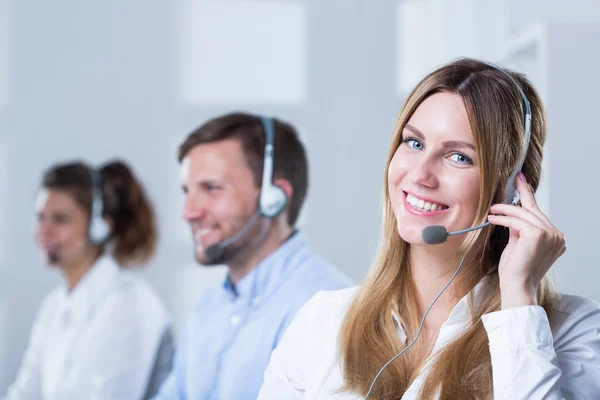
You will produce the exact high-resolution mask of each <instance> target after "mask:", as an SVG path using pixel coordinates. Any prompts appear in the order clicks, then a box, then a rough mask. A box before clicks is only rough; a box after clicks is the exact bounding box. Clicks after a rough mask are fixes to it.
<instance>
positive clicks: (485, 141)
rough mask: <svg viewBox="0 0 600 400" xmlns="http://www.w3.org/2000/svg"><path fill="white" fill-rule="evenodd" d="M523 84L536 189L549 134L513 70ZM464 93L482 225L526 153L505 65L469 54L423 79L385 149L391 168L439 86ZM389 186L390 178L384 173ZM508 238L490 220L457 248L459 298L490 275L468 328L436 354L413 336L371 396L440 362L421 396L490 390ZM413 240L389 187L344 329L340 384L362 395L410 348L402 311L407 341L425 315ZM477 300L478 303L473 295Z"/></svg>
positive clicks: (526, 167) (465, 395)
mask: <svg viewBox="0 0 600 400" xmlns="http://www.w3.org/2000/svg"><path fill="white" fill-rule="evenodd" d="M506 72H508V73H510V74H511V75H512V76H513V77H514V79H515V80H516V81H517V82H518V83H519V85H520V86H521V88H522V90H523V92H524V93H525V95H526V96H527V98H528V99H529V102H530V104H531V112H532V121H531V140H530V143H529V148H528V151H527V154H526V157H525V162H524V164H523V167H522V169H521V171H522V172H523V174H524V175H525V177H526V178H527V180H528V182H530V184H531V185H532V187H533V188H534V190H535V189H536V188H537V187H538V185H539V181H540V175H541V166H542V148H543V145H544V141H545V137H546V123H545V115H544V110H543V105H542V102H541V100H540V98H539V97H538V95H537V93H536V91H535V89H534V88H533V86H532V85H531V84H530V82H529V81H528V80H527V79H526V78H525V77H524V76H523V75H521V74H517V73H515V72H509V71H506ZM442 91H445V92H450V93H455V94H457V95H459V96H460V97H461V98H462V99H463V102H464V105H465V107H466V110H467V114H468V116H469V121H470V126H471V130H472V132H473V136H474V139H475V143H476V147H477V154H478V158H479V160H480V163H479V168H480V177H481V179H480V197H479V206H478V209H477V213H476V217H475V220H474V221H473V224H474V225H475V224H480V223H483V222H485V220H486V217H487V214H488V210H489V207H490V205H491V204H492V203H499V202H502V196H503V193H502V192H503V189H504V183H505V182H506V181H507V179H508V177H509V175H510V173H511V172H512V170H513V169H514V168H515V166H516V164H517V162H518V160H519V157H520V155H521V152H522V149H524V144H525V143H524V128H523V127H524V106H523V101H522V97H521V96H520V94H519V91H518V89H517V88H516V87H515V84H514V82H512V81H511V80H510V78H509V77H508V76H506V75H504V74H503V73H502V72H501V71H498V70H497V69H494V68H492V67H490V66H489V65H487V64H485V63H482V62H480V61H478V60H473V59H465V58H463V59H459V60H456V61H454V62H452V63H449V64H447V65H444V66H442V67H440V68H438V69H437V70H435V71H433V72H432V73H430V74H429V75H427V76H426V77H425V78H424V79H423V80H422V81H421V82H420V83H419V84H418V85H417V86H416V88H415V89H414V90H413V91H412V93H411V94H410V95H409V96H408V98H407V100H406V101H405V103H404V105H403V107H402V109H401V111H400V115H399V117H398V121H397V124H396V128H395V132H394V136H393V140H392V144H391V146H390V149H389V155H388V160H387V164H386V173H385V174H384V176H385V177H387V170H388V168H389V165H390V162H391V159H392V157H393V155H394V153H395V152H396V149H397V148H398V146H399V144H400V142H401V139H402V130H403V129H404V126H405V124H406V123H407V121H408V120H409V119H410V117H411V116H412V114H413V113H414V112H415V110H416V109H417V107H418V106H419V105H420V104H421V103H422V102H423V101H424V100H425V99H427V98H428V97H429V96H431V95H432V94H434V93H439V92H442ZM384 182H387V181H386V180H385V178H384ZM507 243H508V231H507V229H506V228H503V227H498V226H493V227H492V228H486V229H484V230H477V231H473V232H470V233H469V234H467V235H466V237H465V239H464V241H463V243H462V245H461V248H460V249H459V251H458V252H457V255H456V258H457V262H458V260H460V258H462V257H463V256H467V258H466V260H465V263H464V266H463V268H462V270H461V272H460V274H459V275H458V276H457V278H456V279H455V280H454V282H453V283H452V286H451V287H452V290H453V291H452V294H453V296H454V297H455V298H456V299H457V300H458V299H459V298H461V297H463V296H465V295H466V294H467V293H469V292H471V290H472V289H473V287H474V286H475V285H476V284H477V283H478V282H479V281H481V280H482V279H483V278H484V277H487V278H486V285H484V287H483V291H484V295H483V296H482V299H483V301H482V302H480V303H479V304H474V302H473V301H471V302H470V307H471V309H472V313H471V315H472V321H471V322H472V324H471V325H470V326H468V327H466V329H465V330H464V331H463V333H462V334H460V336H459V337H457V338H456V339H455V340H453V341H452V342H451V343H449V344H448V345H446V346H445V348H443V349H442V350H440V351H439V352H438V353H437V354H427V352H428V350H427V349H425V348H424V347H423V345H420V342H419V341H417V342H416V343H415V345H414V346H413V347H412V348H411V349H410V350H408V351H407V352H406V353H405V354H403V355H402V356H401V357H399V358H398V359H396V360H395V361H394V362H392V363H391V364H390V365H389V366H388V367H387V368H386V369H385V370H384V371H383V372H382V373H381V375H380V376H379V379H378V381H377V383H376V384H375V386H374V387H373V391H372V392H371V397H370V398H376V399H397V398H400V397H401V396H402V395H403V393H404V392H405V391H406V390H407V389H408V387H409V386H410V384H411V383H412V381H413V380H414V379H415V378H416V377H417V375H418V374H419V371H420V370H421V369H422V368H423V366H424V364H425V362H427V361H428V360H429V359H430V358H434V359H433V362H432V366H431V369H430V371H429V372H428V374H427V376H426V378H425V382H424V384H423V389H422V390H421V393H420V396H419V398H421V399H431V398H435V396H436V395H437V394H438V393H439V395H440V397H439V398H440V399H441V400H446V399H448V400H449V399H452V400H455V399H479V398H486V397H490V396H491V395H492V367H491V359H490V353H489V348H488V338H487V333H486V331H485V328H484V326H483V323H482V321H481V316H482V315H484V314H486V313H490V312H493V311H496V310H499V309H500V290H499V286H498V272H497V268H498V262H499V259H500V256H501V254H502V251H503V250H504V248H505V247H506V244H507ZM409 247H410V246H409V244H408V243H406V242H405V241H404V240H402V238H401V237H400V236H399V235H398V230H397V225H396V219H395V218H394V214H393V211H392V208H391V204H390V197H389V191H388V187H387V183H386V184H384V190H383V226H382V242H381V245H380V249H379V252H378V256H377V258H376V261H375V264H374V267H373V268H372V269H371V271H370V273H369V275H368V277H367V279H366V280H365V283H364V284H363V285H362V287H361V289H360V290H359V292H358V293H357V295H356V297H355V298H354V300H353V302H352V303H351V305H350V307H349V310H348V313H347V315H346V317H345V319H344V322H343V325H342V330H341V332H340V348H339V352H340V354H339V357H340V361H341V362H342V365H343V373H344V378H345V379H344V387H343V388H342V389H341V390H346V391H351V392H356V393H359V394H362V395H366V393H367V392H368V390H369V387H370V386H371V382H372V380H373V378H374V377H375V375H376V374H377V372H378V371H379V370H380V369H381V367H382V366H383V365H384V364H385V363H386V362H387V361H389V360H390V359H391V358H392V357H393V356H394V355H396V354H398V353H399V352H400V351H401V350H402V349H403V348H404V344H402V343H401V342H400V339H399V337H398V333H397V326H396V324H395V322H394V319H393V312H396V313H397V314H398V316H399V317H400V320H401V321H402V324H403V328H404V330H405V331H406V334H407V337H408V340H407V343H410V341H411V340H410V339H411V338H414V337H415V335H416V332H417V330H418V327H419V324H420V320H421V316H420V314H419V309H418V306H417V303H416V299H415V288H414V284H413V281H412V278H411V268H410V265H409V257H408V252H409ZM553 293H554V292H553V290H552V288H551V284H550V280H549V278H548V277H545V278H544V280H543V281H542V284H541V285H540V289H539V293H538V301H539V304H540V305H542V306H543V307H544V308H545V309H546V311H547V312H549V311H550V306H551V304H552V302H553V298H554V295H553ZM471 300H472V299H471Z"/></svg>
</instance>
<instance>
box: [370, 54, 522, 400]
mask: <svg viewBox="0 0 600 400" xmlns="http://www.w3.org/2000/svg"><path fill="white" fill-rule="evenodd" d="M484 63H485V64H487V65H488V66H489V67H491V68H493V69H496V70H498V71H500V72H502V73H503V74H504V75H505V76H507V77H508V78H509V79H510V80H511V81H512V82H513V83H514V85H515V86H516V88H517V89H518V90H519V94H520V95H521V97H522V99H523V104H524V107H525V146H524V149H523V153H522V154H521V158H520V159H519V162H518V163H517V165H516V166H515V169H514V170H513V171H512V172H511V174H510V175H509V178H508V181H507V182H506V185H505V186H504V192H503V200H504V203H506V204H512V205H517V204H518V203H519V200H520V196H519V192H518V191H517V189H516V188H517V186H516V182H515V179H516V177H517V174H518V173H519V172H520V171H521V168H522V167H523V163H524V162H525V156H526V155H527V150H528V149H529V139H530V136H531V106H530V104H529V100H528V99H527V96H525V93H524V92H523V89H522V88H521V85H519V83H518V82H517V80H516V79H515V78H514V77H513V76H512V75H511V74H509V73H508V72H506V71H505V70H503V69H502V68H500V67H499V66H497V65H495V64H492V63H489V62H484ZM488 225H490V222H489V221H488V222H486V223H484V224H481V225H477V226H474V227H472V228H468V229H463V230H460V231H455V232H448V231H447V230H446V228H445V227H444V226H441V225H432V226H428V227H426V228H425V229H424V230H423V232H422V237H423V241H424V242H425V243H427V244H432V245H433V244H440V243H444V242H445V241H446V239H447V238H448V236H453V235H459V234H462V233H467V232H470V231H473V230H476V229H482V228H485V227H486V226H488ZM465 257H466V255H465V256H464V257H463V258H462V260H461V261H460V263H459V264H458V268H456V272H454V275H452V278H451V279H450V281H448V283H447V284H446V286H444V287H443V288H442V290H441V291H440V293H438V295H437V296H436V297H435V299H433V302H432V303H431V305H429V307H428V308H427V310H426V311H425V314H423V318H422V319H421V325H420V326H419V330H418V331H417V334H416V335H415V338H414V339H413V341H412V342H411V343H409V345H408V346H406V347H405V348H404V349H402V351H401V352H400V353H398V354H396V355H395V356H394V357H392V359H391V360H389V361H388V362H387V363H385V365H384V366H383V367H382V368H381V369H380V370H379V372H378V373H377V375H375V378H374V379H373V382H372V383H371V387H370V388H369V391H368V392H367V395H366V396H365V400H367V399H368V398H369V395H370V394H371V391H372V390H373V387H374V386H375V382H377V379H378V378H379V376H380V375H381V373H382V372H383V370H384V369H385V368H386V367H387V366H388V365H390V364H391V363H392V361H394V360H395V359H396V358H398V357H400V356H401V355H402V354H404V352H405V351H406V350H408V349H409V348H410V347H411V346H412V345H413V344H415V342H416V341H417V339H418V338H419V336H420V335H421V330H422V329H423V325H424V323H425V318H426V317H427V314H428V313H429V311H430V310H431V308H432V307H433V305H434V304H435V302H436V301H437V300H438V299H439V298H440V296H441V295H442V293H444V291H445V290H446V289H447V288H448V286H450V284H451V283H452V281H453V280H454V278H456V276H457V275H458V272H459V271H460V269H461V268H462V265H463V263H464V261H465Z"/></svg>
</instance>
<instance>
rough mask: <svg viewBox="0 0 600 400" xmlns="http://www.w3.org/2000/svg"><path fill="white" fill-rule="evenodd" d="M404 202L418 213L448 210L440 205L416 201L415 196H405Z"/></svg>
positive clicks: (420, 200)
mask: <svg viewBox="0 0 600 400" xmlns="http://www.w3.org/2000/svg"><path fill="white" fill-rule="evenodd" d="M406 201H407V202H408V203H409V204H410V205H411V206H412V207H413V208H415V209H417V210H419V211H438V210H445V209H446V208H448V207H446V206H444V205H441V204H436V203H430V202H428V201H425V200H422V199H417V198H416V197H415V196H413V195H411V194H409V193H407V194H406Z"/></svg>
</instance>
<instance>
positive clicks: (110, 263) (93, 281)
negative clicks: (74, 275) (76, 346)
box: [58, 256, 120, 323]
mask: <svg viewBox="0 0 600 400" xmlns="http://www.w3.org/2000/svg"><path fill="white" fill-rule="evenodd" d="M119 272H120V267H119V266H118V265H117V263H116V261H115V260H114V259H113V258H112V257H110V256H100V257H99V258H98V259H97V260H96V262H95V263H94V264H93V265H92V266H91V267H90V270H89V271H88V272H87V273H86V274H85V275H84V276H83V278H81V280H80V281H79V282H78V283H77V285H76V286H75V287H74V288H73V290H71V291H70V292H69V291H68V289H67V287H66V286H63V287H62V289H61V290H60V292H59V300H58V302H59V310H61V311H62V312H63V314H65V313H67V314H68V318H69V321H71V322H74V323H83V322H84V321H86V320H87V319H88V318H89V316H90V315H91V314H92V312H93V310H94V309H95V307H96V306H97V305H98V304H99V303H100V302H101V301H102V299H103V298H104V297H105V296H106V294H107V293H108V292H109V291H110V290H111V288H112V287H113V286H114V282H115V279H116V277H117V276H118V274H119Z"/></svg>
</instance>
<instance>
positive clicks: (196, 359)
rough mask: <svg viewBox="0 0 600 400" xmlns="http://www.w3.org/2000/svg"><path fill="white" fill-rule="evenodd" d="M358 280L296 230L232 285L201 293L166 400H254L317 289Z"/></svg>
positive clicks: (163, 393) (163, 396)
mask: <svg viewBox="0 0 600 400" xmlns="http://www.w3.org/2000/svg"><path fill="white" fill-rule="evenodd" d="M350 285H352V282H351V281H350V280H349V279H348V278H347V277H346V276H345V275H343V274H342V273H341V272H339V271H338V270H337V269H335V268H334V267H333V266H331V265H330V264H329V263H327V262H326V261H324V260H323V259H322V258H320V257H319V256H318V255H317V254H315V253H314V252H312V250H311V249H310V247H309V245H308V243H307V241H306V240H305V238H304V237H303V235H302V234H301V233H300V232H296V233H295V234H294V235H293V236H292V237H290V238H289V239H288V240H287V241H286V242H285V243H283V244H282V245H281V246H280V247H279V248H278V249H277V250H276V251H274V252H273V253H272V254H271V255H269V256H268V257H267V258H266V259H265V260H263V261H262V262H261V263H260V264H259V265H258V266H257V267H256V268H255V269H254V270H252V271H251V272H250V273H248V274H247V275H246V276H245V277H244V278H242V279H241V280H240V281H239V282H238V284H237V285H235V286H233V285H232V284H231V282H230V280H229V279H226V280H225V282H224V283H223V284H222V285H220V286H218V287H215V288H213V289H211V290H209V291H208V292H207V293H206V294H205V295H203V296H202V297H201V299H200V301H199V302H198V305H197V307H196V309H195V311H194V313H193V315H192V317H191V320H190V321H189V325H188V326H187V328H186V330H185V337H184V338H183V341H182V343H181V346H180V348H179V349H178V351H177V355H176V359H175V365H174V369H173V371H172V373H171V375H170V376H169V378H168V379H167V380H166V382H165V383H164V385H163V386H162V387H161V390H160V392H159V395H158V396H157V397H156V399H160V400H167V399H168V400H174V399H177V400H184V399H186V400H188V399H189V400H217V399H218V400H234V399H235V400H244V399H248V400H250V399H252V400H255V399H256V396H257V395H258V391H259V389H260V386H261V384H262V381H263V374H264V370H265V369H266V367H267V365H268V363H269V359H270V356H271V352H272V351H273V349H274V348H275V346H277V344H278V342H279V340H280V338H281V336H282V334H283V333H284V331H285V329H286V328H287V326H288V325H289V323H290V322H291V320H292V318H293V317H294V315H295V314H296V312H297V311H298V309H299V308H300V307H301V306H302V305H303V304H304V303H305V302H306V301H307V300H308V299H310V298H311V297H312V296H313V295H314V294H315V293H316V292H317V291H319V290H334V289H340V288H344V287H348V286H350Z"/></svg>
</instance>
